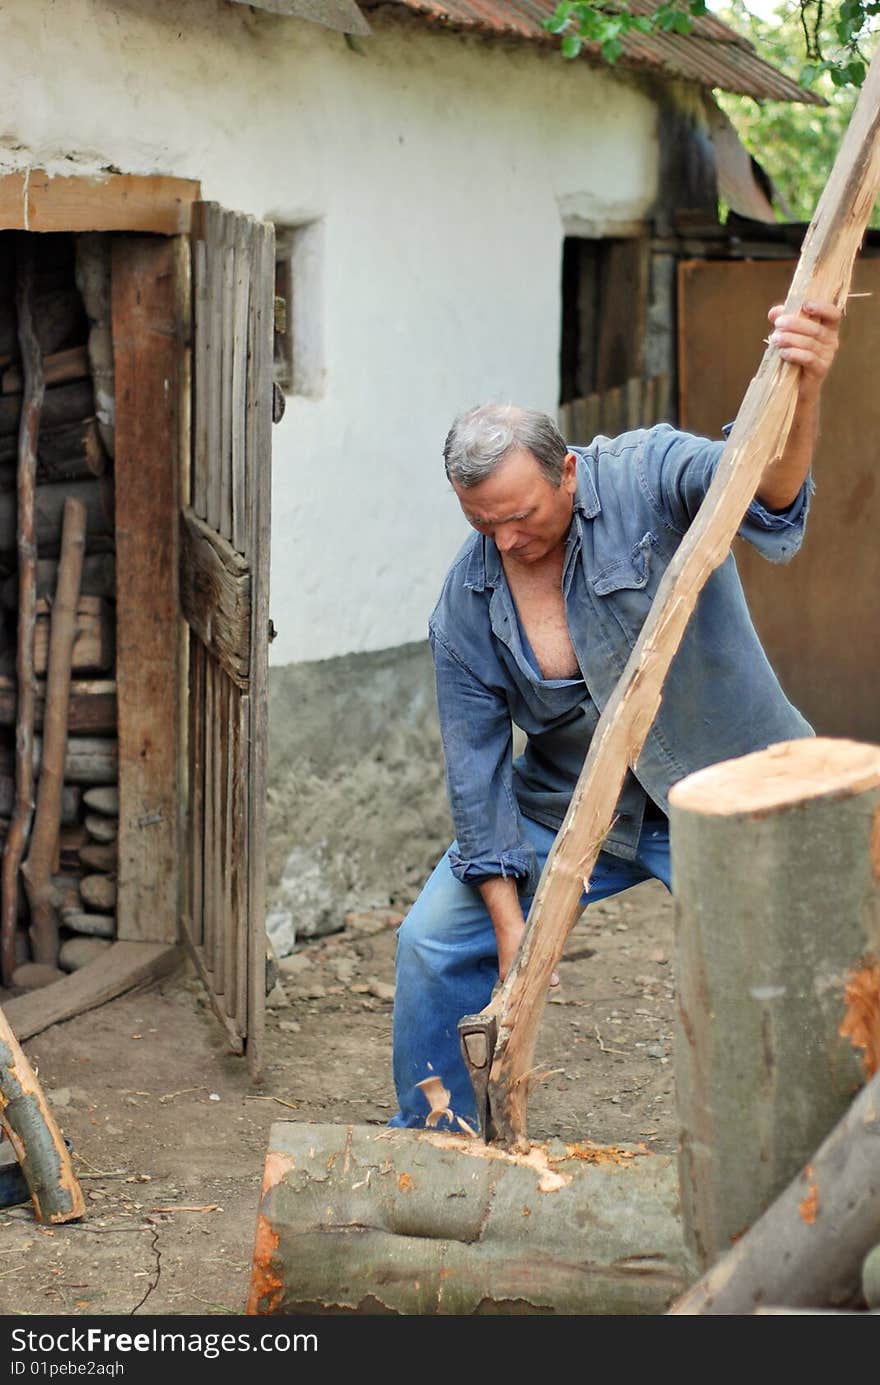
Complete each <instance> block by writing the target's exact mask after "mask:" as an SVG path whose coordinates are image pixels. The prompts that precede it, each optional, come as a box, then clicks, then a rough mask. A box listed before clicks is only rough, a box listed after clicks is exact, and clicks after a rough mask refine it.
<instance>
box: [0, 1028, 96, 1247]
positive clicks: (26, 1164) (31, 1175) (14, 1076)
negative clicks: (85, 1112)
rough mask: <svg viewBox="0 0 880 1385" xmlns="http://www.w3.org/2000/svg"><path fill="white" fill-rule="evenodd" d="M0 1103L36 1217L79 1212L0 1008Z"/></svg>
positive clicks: (50, 1119) (66, 1164) (49, 1122)
mask: <svg viewBox="0 0 880 1385" xmlns="http://www.w3.org/2000/svg"><path fill="white" fill-rule="evenodd" d="M0 1106H2V1108H3V1128H4V1130H5V1131H6V1134H7V1135H8V1136H9V1139H10V1141H11V1142H12V1147H13V1149H14V1150H15V1155H16V1158H17V1159H18V1162H19V1164H20V1165H21V1168H22V1172H23V1173H24V1176H25V1178H26V1179H27V1184H28V1187H29V1189H30V1193H31V1198H32V1199H33V1204H34V1214H35V1215H36V1218H37V1221H40V1222H43V1223H47V1222H48V1223H51V1224H52V1225H56V1224H57V1223H59V1222H68V1221H77V1220H79V1218H80V1217H82V1216H84V1215H85V1202H84V1200H83V1195H82V1189H81V1188H80V1186H79V1183H78V1182H77V1179H76V1175H75V1174H74V1172H73V1165H72V1164H71V1161H70V1154H69V1153H68V1150H67V1146H66V1145H65V1143H64V1139H63V1137H62V1134H61V1131H60V1130H59V1129H58V1126H57V1124H56V1121H55V1117H54V1116H53V1115H52V1112H51V1110H50V1108H49V1103H48V1102H47V1100H46V1097H45V1095H44V1094H43V1090H42V1088H41V1086H40V1084H39V1082H38V1081H37V1078H36V1074H35V1073H34V1070H33V1068H32V1067H31V1065H30V1063H29V1062H28V1060H27V1058H26V1057H25V1055H24V1053H23V1052H22V1049H21V1046H20V1045H19V1042H18V1040H17V1039H16V1037H15V1034H14V1033H13V1032H12V1029H11V1027H10V1025H9V1021H8V1020H7V1018H6V1016H5V1015H4V1014H3V1012H2V1010H0Z"/></svg>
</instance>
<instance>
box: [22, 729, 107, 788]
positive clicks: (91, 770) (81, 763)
mask: <svg viewBox="0 0 880 1385" xmlns="http://www.w3.org/2000/svg"><path fill="white" fill-rule="evenodd" d="M42 746H43V741H42V737H41V736H37V737H36V738H35V741H34V751H35V755H34V767H35V768H36V769H39V767H40V757H41V755H42ZM118 777H119V765H118V753H117V746H116V740H115V739H114V738H113V737H111V736H69V737H68V740H67V754H66V756H65V760H64V778H65V781H66V783H68V784H115V783H116V782H117V779H118Z"/></svg>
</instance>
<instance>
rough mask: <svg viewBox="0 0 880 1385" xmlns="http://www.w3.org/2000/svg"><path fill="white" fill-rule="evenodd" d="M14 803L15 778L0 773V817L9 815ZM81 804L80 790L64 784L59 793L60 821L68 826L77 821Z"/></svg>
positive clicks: (72, 785) (74, 786)
mask: <svg viewBox="0 0 880 1385" xmlns="http://www.w3.org/2000/svg"><path fill="white" fill-rule="evenodd" d="M14 803H15V779H14V777H13V776H12V775H10V774H0V817H9V815H10V814H11V812H12V808H13V804H14ZM81 804H82V790H81V789H80V788H78V787H77V786H76V785H74V784H65V785H64V792H63V793H62V795H61V822H62V825H63V826H69V825H70V824H71V823H74V822H76V821H77V819H78V817H79V811H80V806H81Z"/></svg>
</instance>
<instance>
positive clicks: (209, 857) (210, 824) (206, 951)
mask: <svg viewBox="0 0 880 1385" xmlns="http://www.w3.org/2000/svg"><path fill="white" fill-rule="evenodd" d="M216 673H217V669H216V665H215V663H214V661H213V659H211V658H206V660H205V713H204V737H205V739H204V750H205V789H204V799H203V803H204V819H203V826H204V841H203V853H204V855H203V866H202V881H203V885H202V898H203V901H204V908H203V915H202V917H203V927H202V947H203V960H204V964H205V966H206V967H207V968H208V970H209V971H213V969H214V929H215V925H216V919H217V900H216V897H215V893H214V854H215V841H214V830H215V819H214V737H213V727H214V720H215V717H216V715H217V713H216V709H215V705H214V688H215V682H216Z"/></svg>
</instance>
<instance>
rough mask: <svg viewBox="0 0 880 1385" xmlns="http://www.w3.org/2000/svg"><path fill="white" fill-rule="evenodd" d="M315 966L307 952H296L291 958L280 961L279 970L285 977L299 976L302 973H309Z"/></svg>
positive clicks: (282, 958)
mask: <svg viewBox="0 0 880 1385" xmlns="http://www.w3.org/2000/svg"><path fill="white" fill-rule="evenodd" d="M314 965H315V963H314V961H313V960H312V958H311V957H309V955H308V954H307V953H305V952H294V954H293V955H292V956H291V957H279V959H278V968H279V970H280V971H281V974H282V975H283V976H299V975H300V973H301V972H304V971H308V970H309V969H310V968H311V967H313V966H314Z"/></svg>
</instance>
